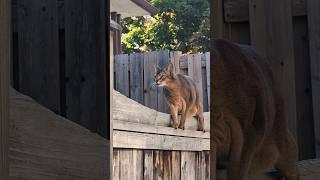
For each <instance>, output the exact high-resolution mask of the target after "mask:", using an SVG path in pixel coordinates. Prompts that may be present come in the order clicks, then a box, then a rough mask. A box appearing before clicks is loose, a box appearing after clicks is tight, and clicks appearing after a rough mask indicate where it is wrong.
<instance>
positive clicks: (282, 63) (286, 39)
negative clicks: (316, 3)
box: [250, 0, 297, 137]
mask: <svg viewBox="0 0 320 180" xmlns="http://www.w3.org/2000/svg"><path fill="white" fill-rule="evenodd" d="M251 6H253V7H254V6H256V7H261V8H265V9H264V11H261V12H259V11H256V10H255V11H256V12H257V13H256V14H253V13H255V12H254V11H253V9H254V8H250V13H251V15H252V16H254V15H256V16H255V17H254V18H255V20H254V21H252V23H251V24H250V26H251V28H250V29H251V33H253V31H254V30H255V32H254V33H255V36H254V37H256V38H253V39H252V44H253V45H254V47H255V46H256V47H257V48H259V50H260V51H261V52H262V53H263V54H265V55H266V56H267V58H268V60H269V61H270V64H271V68H272V70H273V72H274V75H275V79H276V80H278V81H279V84H280V86H281V90H282V92H283V94H284V101H285V104H286V105H287V109H286V110H287V115H286V116H287V117H288V124H289V128H290V130H291V132H292V133H293V134H294V136H295V137H297V133H296V129H297V121H296V92H295V72H294V71H295V65H294V63H295V62H294V50H293V45H294V43H293V34H292V33H293V30H292V13H291V0H284V1H256V4H251ZM262 12H264V13H262ZM271 12H272V13H271ZM251 19H252V18H251ZM263 22H266V23H265V24H264V25H266V27H265V28H262V29H258V28H257V27H260V26H261V24H260V23H263Z"/></svg>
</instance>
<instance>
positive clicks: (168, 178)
mask: <svg viewBox="0 0 320 180" xmlns="http://www.w3.org/2000/svg"><path fill="white" fill-rule="evenodd" d="M172 165H173V163H172V159H171V151H164V152H163V179H164V180H172V179H173V178H172Z"/></svg>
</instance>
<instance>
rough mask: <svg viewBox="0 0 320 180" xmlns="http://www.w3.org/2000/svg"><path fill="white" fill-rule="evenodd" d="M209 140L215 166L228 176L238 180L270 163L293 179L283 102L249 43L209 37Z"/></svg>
mask: <svg viewBox="0 0 320 180" xmlns="http://www.w3.org/2000/svg"><path fill="white" fill-rule="evenodd" d="M213 43H214V48H213V59H212V61H211V62H212V63H213V66H212V68H213V71H212V73H213V76H212V77H213V97H212V98H213V99H212V100H213V105H212V109H211V112H213V120H212V121H211V123H212V125H211V127H212V130H211V132H212V133H213V135H212V136H213V137H214V139H213V141H214V142H215V145H216V147H217V166H218V168H226V169H227V179H228V180H243V179H245V178H246V177H248V176H250V175H254V174H257V173H261V172H263V170H266V169H267V168H270V167H275V168H276V169H278V170H279V171H280V173H281V174H282V175H283V176H284V177H285V178H286V180H298V179H299V176H298V171H297V167H296V165H295V163H296V161H297V146H296V142H295V140H294V139H293V136H292V135H291V133H290V132H289V130H288V126H287V116H286V111H285V104H284V101H283V99H282V95H281V93H280V90H279V88H278V84H277V82H276V81H275V79H274V78H273V75H272V72H271V69H270V68H269V67H270V66H269V65H268V64H267V61H266V60H265V59H263V58H261V56H259V55H258V54H257V53H256V52H255V51H254V50H253V49H251V48H250V47H248V46H240V45H237V44H234V43H231V42H228V41H225V40H214V42H213Z"/></svg>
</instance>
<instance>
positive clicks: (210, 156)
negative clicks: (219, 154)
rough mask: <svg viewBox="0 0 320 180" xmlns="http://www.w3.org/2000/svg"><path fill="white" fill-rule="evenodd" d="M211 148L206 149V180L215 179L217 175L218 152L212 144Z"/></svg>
mask: <svg viewBox="0 0 320 180" xmlns="http://www.w3.org/2000/svg"><path fill="white" fill-rule="evenodd" d="M210 148H211V150H210V151H205V164H206V170H205V180H215V176H216V152H215V149H214V148H212V146H211V147H210Z"/></svg>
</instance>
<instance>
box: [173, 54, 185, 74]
mask: <svg viewBox="0 0 320 180" xmlns="http://www.w3.org/2000/svg"><path fill="white" fill-rule="evenodd" d="M181 56H182V52H181V51H173V52H171V53H170V57H171V58H170V59H171V63H172V64H173V65H174V70H175V73H179V72H180V58H181Z"/></svg>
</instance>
